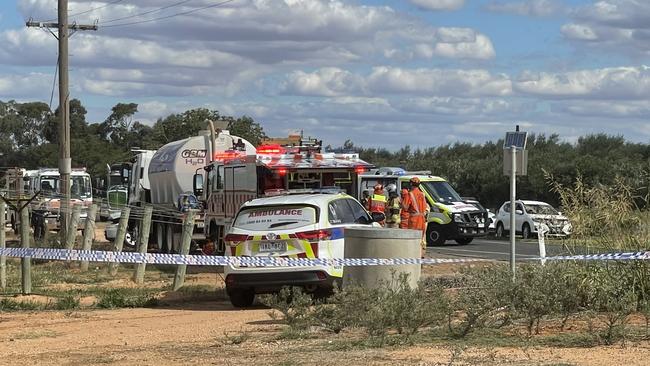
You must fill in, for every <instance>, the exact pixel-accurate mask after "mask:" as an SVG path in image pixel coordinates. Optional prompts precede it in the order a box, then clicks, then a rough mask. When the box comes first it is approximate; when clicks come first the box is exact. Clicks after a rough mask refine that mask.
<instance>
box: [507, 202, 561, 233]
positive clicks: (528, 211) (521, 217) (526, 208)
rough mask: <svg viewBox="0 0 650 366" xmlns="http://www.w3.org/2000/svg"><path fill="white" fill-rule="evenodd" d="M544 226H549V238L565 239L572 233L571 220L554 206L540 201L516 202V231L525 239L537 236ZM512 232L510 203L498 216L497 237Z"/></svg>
mask: <svg viewBox="0 0 650 366" xmlns="http://www.w3.org/2000/svg"><path fill="white" fill-rule="evenodd" d="M542 224H546V226H548V232H547V233H546V234H545V235H547V236H556V237H565V236H568V235H569V234H570V233H571V223H569V219H568V218H567V217H566V216H564V215H562V214H560V213H559V212H557V210H555V209H554V208H553V206H551V205H549V204H548V203H545V202H540V201H515V230H516V232H517V233H521V236H522V237H523V238H524V239H528V238H530V237H532V236H533V234H537V232H538V230H539V228H540V227H541V225H542ZM506 231H510V201H508V202H506V203H504V204H503V205H502V206H501V208H499V210H498V211H497V214H496V232H495V235H496V236H497V237H503V236H504V235H505V232H506Z"/></svg>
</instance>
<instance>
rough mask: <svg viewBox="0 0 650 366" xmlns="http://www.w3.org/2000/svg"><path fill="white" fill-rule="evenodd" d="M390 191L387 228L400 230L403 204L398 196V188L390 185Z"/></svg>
mask: <svg viewBox="0 0 650 366" xmlns="http://www.w3.org/2000/svg"><path fill="white" fill-rule="evenodd" d="M386 190H387V191H388V204H387V205H386V227H388V228H395V229H398V228H399V227H400V214H401V211H402V202H401V201H400V199H399V194H397V186H395V185H394V184H389V185H388V186H387V187H386Z"/></svg>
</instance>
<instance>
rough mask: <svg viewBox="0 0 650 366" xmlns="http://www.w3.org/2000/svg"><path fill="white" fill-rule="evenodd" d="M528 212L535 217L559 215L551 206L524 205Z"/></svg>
mask: <svg viewBox="0 0 650 366" xmlns="http://www.w3.org/2000/svg"><path fill="white" fill-rule="evenodd" d="M524 206H525V207H526V212H528V213H529V214H533V215H558V212H557V211H556V210H555V209H554V208H553V207H552V206H551V205H524Z"/></svg>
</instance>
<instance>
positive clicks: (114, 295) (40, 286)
mask: <svg viewBox="0 0 650 366" xmlns="http://www.w3.org/2000/svg"><path fill="white" fill-rule="evenodd" d="M7 262H8V263H7V275H8V276H7V278H8V284H7V285H8V286H7V288H6V289H5V290H4V291H2V290H0V313H2V312H9V311H23V310H75V309H117V308H138V307H154V306H168V305H170V304H171V303H175V302H187V301H216V300H223V299H225V294H224V293H223V291H222V289H221V288H218V287H217V284H216V281H215V282H214V285H206V284H200V285H193V284H192V283H191V281H192V280H191V278H192V276H191V275H189V276H188V283H187V284H186V285H185V286H184V287H182V288H181V289H180V290H179V291H176V292H172V291H171V283H172V280H173V277H174V271H173V270H171V269H170V267H167V266H148V268H147V271H146V274H145V285H143V286H137V285H135V284H134V283H133V281H132V276H133V269H132V266H130V265H123V266H121V267H120V270H119V271H118V274H117V276H115V277H113V276H111V275H110V274H109V271H108V265H106V264H94V265H92V266H91V268H90V270H89V271H88V272H81V271H80V270H79V269H78V268H77V265H76V264H75V263H72V264H68V263H65V262H49V261H37V260H34V261H33V263H32V294H31V295H26V296H23V295H21V286H20V262H19V261H18V260H13V259H9V260H8V261H7Z"/></svg>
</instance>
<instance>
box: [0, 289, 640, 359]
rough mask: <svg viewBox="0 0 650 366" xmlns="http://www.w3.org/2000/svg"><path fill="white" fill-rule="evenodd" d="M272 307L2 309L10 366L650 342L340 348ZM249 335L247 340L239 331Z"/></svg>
mask: <svg viewBox="0 0 650 366" xmlns="http://www.w3.org/2000/svg"><path fill="white" fill-rule="evenodd" d="M268 312H269V310H268V309H264V308H261V307H258V308H254V309H250V310H235V309H233V308H232V307H231V306H230V305H229V304H228V303H227V302H225V301H217V302H196V303H174V302H171V303H169V306H168V307H164V308H155V309H122V310H110V311H109V310H106V311H99V310H96V311H74V312H58V311H53V312H40V313H12V314H6V313H5V314H0V364H2V365H10V364H11V365H34V364H39V365H61V364H63V365H77V364H91V365H92V364H114V365H166V364H195V365H196V364H199V365H204V364H213V365H251V364H255V365H340V364H341V363H345V364H348V365H366V364H373V365H399V364H401V365H415V364H417V365H448V364H450V362H452V359H453V362H452V363H451V364H454V365H475V364H480V365H493V364H506V365H557V364H571V365H573V364H575V365H603V366H606V365H607V366H609V365H646V364H647V359H646V357H647V355H650V344H648V343H642V344H628V345H627V346H626V347H621V346H620V345H619V346H612V347H598V348H589V349H579V348H578V349H574V348H564V349H551V348H530V349H521V348H516V349H515V348H490V349H482V348H469V349H464V350H463V349H456V348H452V347H442V346H433V345H432V346H422V345H420V346H416V347H401V348H396V349H359V350H348V351H341V350H332V349H330V348H331V347H329V345H330V344H332V343H337V344H340V343H341V342H343V341H345V336H344V335H343V336H335V335H331V336H327V337H326V338H325V339H322V337H321V338H316V339H309V340H290V341H286V340H282V341H279V340H277V339H278V338H277V335H278V333H279V330H280V329H281V325H279V324H278V323H277V322H275V321H273V320H271V319H270V317H269V316H268ZM242 334H244V335H245V338H246V339H244V341H243V342H242V343H241V344H237V343H239V342H238V341H237V337H238V336H241V335H242ZM644 355H645V356H644Z"/></svg>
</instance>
